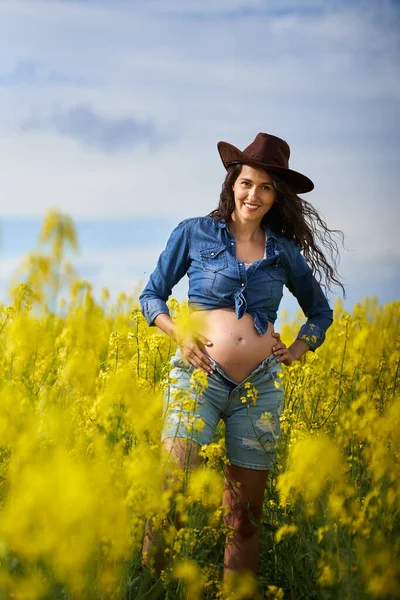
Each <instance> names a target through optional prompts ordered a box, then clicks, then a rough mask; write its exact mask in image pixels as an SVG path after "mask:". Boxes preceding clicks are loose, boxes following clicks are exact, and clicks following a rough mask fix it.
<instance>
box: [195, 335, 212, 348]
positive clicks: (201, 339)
mask: <svg viewBox="0 0 400 600" xmlns="http://www.w3.org/2000/svg"><path fill="white" fill-rule="evenodd" d="M197 339H198V340H199V342H200V343H201V344H204V345H205V346H212V345H213V343H212V342H211V341H210V340H209V339H207V338H206V337H204V335H201V333H198V334H197Z"/></svg>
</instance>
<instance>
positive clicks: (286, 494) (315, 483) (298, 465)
mask: <svg viewBox="0 0 400 600" xmlns="http://www.w3.org/2000/svg"><path fill="white" fill-rule="evenodd" d="M288 465H289V466H288V469H287V470H286V472H284V473H282V474H281V475H280V476H279V478H278V482H277V490H278V491H279V496H280V503H281V505H283V506H284V505H285V504H286V503H287V502H288V501H289V498H290V497H293V495H292V491H293V492H294V493H297V494H301V495H303V497H304V499H305V500H306V501H307V502H311V501H314V500H315V499H317V498H318V496H319V495H320V494H321V493H322V492H323V491H324V489H325V488H326V486H327V484H328V482H329V481H334V482H337V483H342V482H344V467H343V462H342V456H341V453H340V450H339V448H338V447H337V446H336V445H335V443H334V441H333V440H331V439H329V438H328V437H327V436H323V435H321V434H320V435H309V436H307V437H306V438H304V439H301V440H299V441H298V442H297V443H296V444H295V445H294V446H293V447H292V448H291V450H290V454H289V463H288Z"/></svg>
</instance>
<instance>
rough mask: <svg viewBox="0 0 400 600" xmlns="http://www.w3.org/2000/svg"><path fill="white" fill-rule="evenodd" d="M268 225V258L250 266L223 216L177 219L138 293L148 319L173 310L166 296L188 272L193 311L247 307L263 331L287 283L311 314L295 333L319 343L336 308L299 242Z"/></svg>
mask: <svg viewBox="0 0 400 600" xmlns="http://www.w3.org/2000/svg"><path fill="white" fill-rule="evenodd" d="M265 231H266V240H267V241H266V253H265V256H266V258H264V259H262V260H257V261H255V262H254V263H252V265H251V266H250V267H249V268H248V269H247V271H246V268H245V264H244V262H243V261H241V260H239V259H237V258H236V240H235V238H234V236H233V235H232V234H231V232H230V231H229V228H228V225H227V222H226V221H225V220H224V219H222V220H221V221H217V220H215V219H214V218H213V217H195V218H191V219H185V220H184V221H182V222H181V223H179V225H178V226H177V227H176V228H175V229H174V230H173V232H172V233H171V236H170V238H169V240H168V242H167V245H166V248H165V250H163V252H162V253H161V255H160V257H159V259H158V262H157V266H156V268H155V270H154V271H153V273H152V274H151V276H150V279H149V281H148V283H147V285H146V287H145V288H144V290H143V292H142V294H141V295H140V297H139V301H140V306H141V309H142V312H143V315H144V317H145V319H146V320H147V322H148V324H149V325H154V319H155V318H156V317H157V315H159V314H161V313H166V314H169V310H168V307H167V305H166V301H167V299H168V298H169V296H170V295H171V290H172V288H173V287H174V285H176V284H177V283H178V281H179V280H180V279H182V277H183V276H184V275H185V274H186V273H187V275H188V277H189V292H188V299H189V308H190V310H191V311H192V310H207V309H213V308H234V309H235V314H236V317H237V318H238V319H241V318H242V317H243V315H244V314H245V313H246V312H248V313H249V314H250V315H251V316H252V317H253V320H254V326H255V328H256V330H257V331H258V333H259V334H260V335H263V334H264V333H265V332H266V331H267V329H268V322H271V323H274V322H275V320H276V317H277V311H278V308H279V304H280V302H281V299H282V295H283V286H284V285H286V286H287V287H288V289H289V290H290V291H291V292H292V294H293V295H294V296H295V297H296V298H297V301H298V303H299V305H300V306H301V308H302V310H303V312H304V314H305V315H306V317H307V322H306V323H305V324H304V325H303V326H302V327H301V329H300V331H299V333H298V335H297V339H300V340H302V341H304V342H306V344H307V345H308V346H309V347H310V349H311V350H315V349H316V348H318V346H320V345H321V344H322V342H323V341H324V339H325V332H326V330H327V329H328V327H329V326H330V325H331V324H332V321H333V318H332V309H331V308H330V306H329V304H328V301H327V299H326V297H325V295H324V294H323V292H322V290H321V287H320V285H319V284H318V283H317V281H316V279H315V278H314V276H313V275H312V272H311V269H310V267H309V265H308V264H307V262H306V261H305V259H304V257H303V256H302V254H301V253H300V250H299V248H298V247H297V246H296V244H295V243H294V242H292V241H290V240H289V239H287V238H285V237H283V236H280V235H277V234H275V233H273V232H272V231H271V230H270V229H269V228H268V227H266V228H265Z"/></svg>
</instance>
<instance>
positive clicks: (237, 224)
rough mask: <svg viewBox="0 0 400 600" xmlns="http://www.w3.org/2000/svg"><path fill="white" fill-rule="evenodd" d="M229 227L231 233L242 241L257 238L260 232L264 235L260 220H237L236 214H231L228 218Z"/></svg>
mask: <svg viewBox="0 0 400 600" xmlns="http://www.w3.org/2000/svg"><path fill="white" fill-rule="evenodd" d="M229 229H230V232H231V233H232V235H233V236H234V237H235V238H236V239H239V240H241V241H243V242H250V241H254V240H256V239H258V238H259V237H260V234H261V233H262V235H263V236H264V235H265V234H264V229H263V228H262V226H261V221H260V222H258V221H255V222H250V223H249V222H247V221H246V222H244V221H241V220H239V219H238V218H237V217H236V215H234V214H232V216H231V218H230V219H229Z"/></svg>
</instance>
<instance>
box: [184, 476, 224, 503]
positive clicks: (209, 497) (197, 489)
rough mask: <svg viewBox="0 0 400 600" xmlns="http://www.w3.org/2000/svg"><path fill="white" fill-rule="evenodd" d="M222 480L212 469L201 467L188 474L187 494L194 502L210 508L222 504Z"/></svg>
mask: <svg viewBox="0 0 400 600" xmlns="http://www.w3.org/2000/svg"><path fill="white" fill-rule="evenodd" d="M223 489H224V478H223V476H222V474H221V473H218V472H217V471H215V470H214V469H209V468H206V467H201V468H199V469H197V470H196V471H194V472H193V473H191V474H190V478H189V488H188V494H189V495H190V497H191V498H192V500H193V501H194V502H200V503H201V504H202V505H203V506H205V507H208V508H212V507H215V506H219V505H220V504H221V503H222V493H223Z"/></svg>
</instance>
